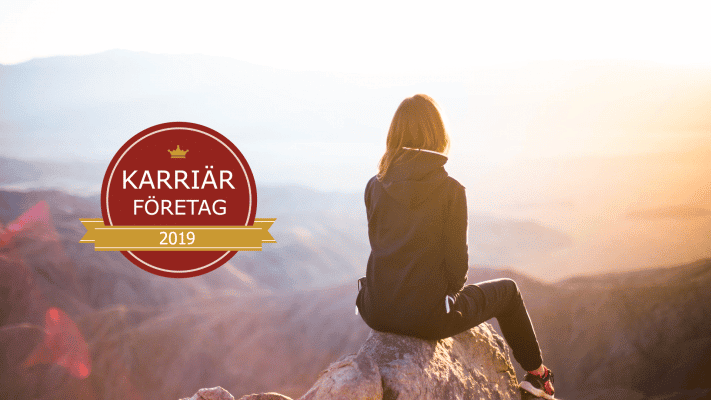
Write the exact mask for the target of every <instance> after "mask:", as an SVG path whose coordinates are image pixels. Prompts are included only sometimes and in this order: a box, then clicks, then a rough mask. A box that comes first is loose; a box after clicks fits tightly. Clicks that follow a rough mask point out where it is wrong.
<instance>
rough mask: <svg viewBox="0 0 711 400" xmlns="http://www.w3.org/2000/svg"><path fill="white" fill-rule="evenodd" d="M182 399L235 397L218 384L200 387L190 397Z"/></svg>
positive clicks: (224, 398)
mask: <svg viewBox="0 0 711 400" xmlns="http://www.w3.org/2000/svg"><path fill="white" fill-rule="evenodd" d="M182 400H235V398H234V397H233V396H232V395H231V394H230V392H228V391H227V390H225V389H223V388H221V387H220V386H218V387H214V388H209V389H200V390H198V391H197V393H195V394H194V395H193V397H191V398H189V399H188V398H184V399H182Z"/></svg>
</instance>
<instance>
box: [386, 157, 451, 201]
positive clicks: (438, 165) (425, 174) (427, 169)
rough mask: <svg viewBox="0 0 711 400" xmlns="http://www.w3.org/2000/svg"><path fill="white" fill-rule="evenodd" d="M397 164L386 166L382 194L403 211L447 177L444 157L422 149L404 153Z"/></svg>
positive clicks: (423, 198)
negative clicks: (395, 202) (398, 205)
mask: <svg viewBox="0 0 711 400" xmlns="http://www.w3.org/2000/svg"><path fill="white" fill-rule="evenodd" d="M406 151H407V154H405V156H404V157H403V159H402V160H401V161H399V162H398V163H396V164H393V165H391V166H390V168H389V171H388V173H387V174H386V175H385V177H384V178H383V180H382V184H383V188H384V189H385V191H386V192H387V193H388V194H389V195H390V196H391V197H392V198H393V199H395V200H397V202H398V203H400V204H402V205H403V206H405V207H407V208H411V209H412V208H417V207H418V206H419V205H420V204H422V203H423V202H424V201H425V200H427V198H428V197H430V195H431V194H432V192H434V191H435V190H436V189H437V188H438V187H439V186H440V185H442V184H443V183H444V182H445V180H446V179H447V177H448V176H449V175H448V174H447V171H445V170H444V164H445V163H447V156H445V155H443V154H440V153H434V152H430V151H424V150H416V149H413V150H409V149H408V150H406Z"/></svg>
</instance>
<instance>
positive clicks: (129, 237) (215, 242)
mask: <svg viewBox="0 0 711 400" xmlns="http://www.w3.org/2000/svg"><path fill="white" fill-rule="evenodd" d="M79 220H80V221H81V223H82V224H84V227H85V228H86V230H87V232H86V234H85V235H84V237H83V238H81V240H80V241H79V243H94V250H95V251H262V243H276V240H274V238H273V237H272V235H271V234H270V233H269V228H270V227H271V226H272V224H273V223H274V221H276V218H255V219H254V225H253V226H219V225H217V226H168V225H160V226H133V225H131V226H105V225H104V220H103V219H101V218H81V219H79Z"/></svg>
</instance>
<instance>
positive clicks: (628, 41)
mask: <svg viewBox="0 0 711 400" xmlns="http://www.w3.org/2000/svg"><path fill="white" fill-rule="evenodd" d="M434 4H435V3H432V2H417V1H397V2H385V3H382V2H380V1H372V0H364V1H360V2H348V3H345V2H333V1H319V0H305V1H299V2H293V1H249V2H224V1H211V0H206V1H200V2H186V1H144V0H141V1H137V0H125V1H122V2H97V1H93V0H69V1H50V0H37V1H7V0H2V1H0V10H2V11H1V12H0V63H2V64H14V63H19V62H23V61H27V60H29V59H32V58H37V57H47V56H55V55H83V54H91V53H97V52H101V51H105V50H109V49H114V48H121V49H128V50H137V51H147V52H152V53H201V54H208V55H222V56H228V57H233V58H236V59H240V60H244V61H248V62H252V63H255V64H260V65H267V66H273V67H277V68H285V69H299V70H320V71H349V72H367V73H378V72H393V71H399V72H402V73H412V74H418V73H422V72H445V71H449V70H459V69H462V68H468V67H472V66H497V65H508V64H512V63H513V64H515V63H521V62H524V63H525V62H529V61H540V60H590V59H593V60H603V59H604V60H610V59H613V60H644V61H654V62H660V63H665V64H677V65H678V64H683V65H697V66H709V65H711V52H709V51H706V50H705V49H707V47H708V38H709V37H711V24H709V23H708V15H709V13H708V9H709V6H708V4H706V2H702V1H696V2H674V4H673V6H672V5H671V3H662V2H641V1H634V2H619V1H596V2H587V3H585V4H583V3H580V2H569V1H538V2H524V1H520V2H511V1H502V2H443V3H438V4H437V5H436V6H435V5H434Z"/></svg>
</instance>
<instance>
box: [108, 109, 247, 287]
mask: <svg viewBox="0 0 711 400" xmlns="http://www.w3.org/2000/svg"><path fill="white" fill-rule="evenodd" d="M256 211H257V188H256V185H255V183H254V177H253V176H252V170H251V169H250V168H249V164H248V163H247V160H246V159H245V158H244V156H243V155H242V153H241V152H240V151H239V150H238V149H237V147H236V146H235V145H234V144H232V142H230V141H229V140H228V139H227V138H225V137H224V136H222V135H221V134H219V133H217V132H216V131H214V130H212V129H210V128H207V127H205V126H202V125H198V124H193V123H188V122H170V123H165V124H160V125H156V126H153V127H151V128H148V129H146V130H144V131H142V132H140V133H139V134H137V135H135V136H134V137H132V138H131V139H130V140H129V141H128V142H126V144H124V145H123V146H122V147H121V149H120V150H119V151H118V152H117V153H116V155H115V156H114V158H113V159H112V160H111V163H110V164H109V167H108V169H107V170H106V174H105V175H104V182H103V185H102V187H101V214H102V217H103V222H104V225H105V226H106V227H109V226H113V227H119V226H134V227H135V226H146V227H149V226H150V227H170V226H211V227H215V226H252V225H253V224H254V218H255V214H256ZM145 229H155V228H145ZM166 231H169V229H168V228H166ZM190 233H192V232H189V233H188V237H185V236H184V235H180V236H178V235H177V234H174V233H166V235H164V236H165V237H164V238H163V240H164V241H165V240H169V241H171V244H175V243H176V242H177V241H179V240H180V241H184V242H185V243H186V244H187V243H189V241H190V239H191V238H190V237H189V235H190ZM194 237H195V233H193V237H192V239H193V240H194ZM181 244H182V242H181ZM151 248H152V247H146V249H151ZM121 253H122V254H123V255H124V256H125V257H126V258H128V259H129V260H130V261H131V262H132V263H134V264H135V265H137V266H138V267H140V268H142V269H144V270H146V271H148V272H151V273H153V274H156V275H160V276H165V277H172V278H187V277H192V276H198V275H202V274H205V273H207V272H210V271H212V270H214V269H216V268H218V267H219V266H221V265H222V264H224V263H225V262H227V261H228V260H229V259H230V258H232V256H234V254H235V253H237V252H236V251H150V250H146V251H122V252H121Z"/></svg>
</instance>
